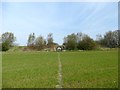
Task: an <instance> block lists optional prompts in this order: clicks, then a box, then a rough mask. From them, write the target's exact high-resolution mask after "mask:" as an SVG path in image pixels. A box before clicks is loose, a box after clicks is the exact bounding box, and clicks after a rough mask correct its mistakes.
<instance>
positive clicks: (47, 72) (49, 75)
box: [3, 52, 58, 88]
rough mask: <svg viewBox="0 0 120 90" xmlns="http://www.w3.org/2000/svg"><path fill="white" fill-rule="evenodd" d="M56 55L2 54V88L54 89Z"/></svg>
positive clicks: (56, 72) (55, 81) (37, 53)
mask: <svg viewBox="0 0 120 90" xmlns="http://www.w3.org/2000/svg"><path fill="white" fill-rule="evenodd" d="M57 70H58V66H57V53H42V52H41V53H40V52H32V53H31V52H22V53H16V52H15V53H3V88H39V87H41V88H45V87H46V88H50V87H51V88H54V87H55V85H56V84H57V74H58V71H57Z"/></svg>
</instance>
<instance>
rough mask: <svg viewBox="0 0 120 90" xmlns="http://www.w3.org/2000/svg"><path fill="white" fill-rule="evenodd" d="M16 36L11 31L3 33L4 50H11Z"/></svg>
mask: <svg viewBox="0 0 120 90" xmlns="http://www.w3.org/2000/svg"><path fill="white" fill-rule="evenodd" d="M15 40H16V37H15V36H14V34H13V33H11V32H5V33H3V34H2V37H1V41H2V51H7V50H9V48H10V47H12V46H13V45H14V41H15Z"/></svg>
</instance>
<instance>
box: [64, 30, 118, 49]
mask: <svg viewBox="0 0 120 90" xmlns="http://www.w3.org/2000/svg"><path fill="white" fill-rule="evenodd" d="M96 38H97V40H93V39H92V38H91V37H90V36H88V35H86V34H83V33H77V34H75V33H73V34H70V35H67V36H66V37H64V43H63V45H65V47H66V49H67V50H93V49H98V48H100V47H105V48H117V47H120V44H119V42H120V30H115V31H108V32H106V33H105V35H103V36H102V35H97V36H96Z"/></svg>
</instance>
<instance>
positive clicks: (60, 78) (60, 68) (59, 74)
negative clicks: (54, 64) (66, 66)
mask: <svg viewBox="0 0 120 90" xmlns="http://www.w3.org/2000/svg"><path fill="white" fill-rule="evenodd" d="M57 54H58V67H59V70H58V85H56V88H62V64H61V60H60V54H59V52H57Z"/></svg>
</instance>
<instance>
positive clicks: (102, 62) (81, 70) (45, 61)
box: [2, 50, 118, 88]
mask: <svg viewBox="0 0 120 90" xmlns="http://www.w3.org/2000/svg"><path fill="white" fill-rule="evenodd" d="M59 57H60V61H61V64H62V87H63V88H91V87H93V88H99V87H107V88H115V87H118V53H117V51H115V50H112V51H79V52H59ZM2 60H3V65H2V66H3V88H16V87H17V88H55V87H56V85H58V71H59V68H58V66H59V65H58V64H59V63H58V54H57V53H56V52H12V53H10V52H6V53H3V59H2Z"/></svg>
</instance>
